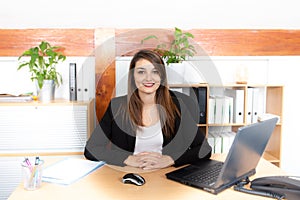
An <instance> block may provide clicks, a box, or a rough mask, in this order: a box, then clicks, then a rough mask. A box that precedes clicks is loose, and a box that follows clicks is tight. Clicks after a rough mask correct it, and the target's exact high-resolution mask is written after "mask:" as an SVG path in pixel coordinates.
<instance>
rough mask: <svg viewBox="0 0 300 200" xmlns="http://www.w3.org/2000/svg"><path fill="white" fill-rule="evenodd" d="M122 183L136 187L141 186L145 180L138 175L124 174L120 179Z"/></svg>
mask: <svg viewBox="0 0 300 200" xmlns="http://www.w3.org/2000/svg"><path fill="white" fill-rule="evenodd" d="M122 181H123V183H129V184H134V185H137V186H141V185H144V184H145V182H146V181H145V179H144V178H143V177H142V176H141V175H139V174H134V173H128V174H125V175H124V176H123V178H122Z"/></svg>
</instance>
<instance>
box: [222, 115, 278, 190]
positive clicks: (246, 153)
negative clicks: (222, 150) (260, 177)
mask: <svg viewBox="0 0 300 200" xmlns="http://www.w3.org/2000/svg"><path fill="white" fill-rule="evenodd" d="M277 121H278V118H272V119H269V120H266V121H262V122H257V123H254V124H251V125H247V126H243V127H240V128H239V129H238V132H237V134H236V136H235V139H234V141H233V144H232V147H231V149H230V151H229V153H228V155H227V158H226V160H225V162H224V166H223V168H222V171H221V174H222V176H220V177H219V180H217V185H218V186H220V185H222V184H224V183H228V182H230V181H232V180H240V178H243V177H244V176H248V173H249V172H251V171H253V172H254V173H255V168H256V166H257V164H258V162H259V160H260V158H261V156H262V154H263V153H264V151H265V148H266V146H267V143H268V141H269V139H270V137H271V135H272V132H273V130H274V127H275V126H276V123H277Z"/></svg>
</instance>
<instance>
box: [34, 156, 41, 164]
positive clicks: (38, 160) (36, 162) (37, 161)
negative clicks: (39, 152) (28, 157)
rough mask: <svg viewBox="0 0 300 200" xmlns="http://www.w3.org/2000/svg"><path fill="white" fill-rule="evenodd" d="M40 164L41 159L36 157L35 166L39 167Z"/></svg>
mask: <svg viewBox="0 0 300 200" xmlns="http://www.w3.org/2000/svg"><path fill="white" fill-rule="evenodd" d="M39 162H40V157H38V156H37V157H35V162H34V165H38V164H39Z"/></svg>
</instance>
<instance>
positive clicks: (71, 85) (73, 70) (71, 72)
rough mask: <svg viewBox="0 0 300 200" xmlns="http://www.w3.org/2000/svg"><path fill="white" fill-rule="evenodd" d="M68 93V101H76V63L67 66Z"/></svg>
mask: <svg viewBox="0 0 300 200" xmlns="http://www.w3.org/2000/svg"><path fill="white" fill-rule="evenodd" d="M69 77H70V79H69V91H70V101H76V100H77V80H76V63H70V66H69Z"/></svg>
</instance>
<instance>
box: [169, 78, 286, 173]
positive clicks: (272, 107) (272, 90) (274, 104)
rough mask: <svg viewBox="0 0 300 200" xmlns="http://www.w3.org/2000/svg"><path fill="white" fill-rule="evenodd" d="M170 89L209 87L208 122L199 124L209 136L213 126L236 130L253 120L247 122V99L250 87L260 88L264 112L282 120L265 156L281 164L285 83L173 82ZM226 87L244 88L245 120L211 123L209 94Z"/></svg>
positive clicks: (186, 90) (188, 90)
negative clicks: (222, 83)
mask: <svg viewBox="0 0 300 200" xmlns="http://www.w3.org/2000/svg"><path fill="white" fill-rule="evenodd" d="M169 87H170V89H174V90H179V89H183V92H184V90H185V92H184V93H189V92H191V91H192V90H190V88H199V87H206V88H207V96H206V102H207V104H206V123H202V124H198V126H199V127H200V128H201V130H202V131H203V132H205V134H206V136H208V132H209V129H210V128H211V127H231V129H232V131H234V132H236V131H237V130H238V128H239V127H241V126H245V125H247V124H249V123H252V122H247V113H248V112H251V111H250V110H248V106H247V103H248V102H247V99H248V92H247V91H248V88H258V89H259V90H260V91H261V92H260V93H261V94H263V98H261V99H259V100H260V101H261V102H259V103H260V104H261V105H263V110H262V112H263V113H270V114H274V115H278V116H279V117H280V121H279V122H278V123H277V125H276V127H275V129H274V132H273V133H272V136H271V138H270V141H269V143H268V145H267V147H266V150H265V153H264V155H263V156H264V158H265V159H266V160H268V161H270V162H271V163H273V164H275V165H276V166H279V167H280V165H281V141H282V122H283V117H282V113H283V93H284V86H283V85H247V84H226V85H222V86H220V85H208V84H205V83H203V84H172V85H169ZM225 88H231V89H241V90H244V102H243V104H244V112H243V122H242V123H228V124H223V123H221V124H209V123H208V119H209V115H210V114H211V113H209V112H208V111H209V96H210V95H212V94H214V92H215V91H216V90H219V91H220V90H224V89H225Z"/></svg>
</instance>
